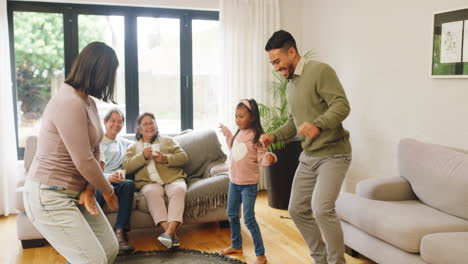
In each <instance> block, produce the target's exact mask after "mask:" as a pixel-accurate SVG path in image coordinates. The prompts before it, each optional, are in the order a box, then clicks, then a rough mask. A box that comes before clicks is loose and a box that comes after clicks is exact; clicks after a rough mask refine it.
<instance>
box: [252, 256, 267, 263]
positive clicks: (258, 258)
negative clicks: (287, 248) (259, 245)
mask: <svg viewBox="0 0 468 264" xmlns="http://www.w3.org/2000/svg"><path fill="white" fill-rule="evenodd" d="M266 263H267V259H266V257H265V255H261V256H257V260H256V261H255V264H266Z"/></svg>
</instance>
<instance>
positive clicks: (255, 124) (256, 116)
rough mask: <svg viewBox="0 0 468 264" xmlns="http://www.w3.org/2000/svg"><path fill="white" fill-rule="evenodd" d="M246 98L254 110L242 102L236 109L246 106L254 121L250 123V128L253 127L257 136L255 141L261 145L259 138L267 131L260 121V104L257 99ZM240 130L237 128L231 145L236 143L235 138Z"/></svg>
mask: <svg viewBox="0 0 468 264" xmlns="http://www.w3.org/2000/svg"><path fill="white" fill-rule="evenodd" d="M246 100H247V101H248V102H249V104H250V107H251V108H252V110H251V109H249V108H248V107H247V106H246V105H245V104H243V103H242V102H240V103H238V104H237V106H236V109H239V108H241V107H244V108H245V109H247V111H248V112H249V114H250V118H251V119H252V123H250V129H253V131H254V133H255V136H254V138H253V143H254V144H256V145H258V146H260V143H259V142H258V139H259V138H260V136H261V135H262V134H263V133H265V132H264V131H263V128H262V124H261V123H260V111H259V110H258V104H257V102H256V101H255V99H246ZM239 131H240V129H237V132H236V134H234V137H232V141H231V146H232V144H233V143H234V139H235V138H236V136H237V134H239Z"/></svg>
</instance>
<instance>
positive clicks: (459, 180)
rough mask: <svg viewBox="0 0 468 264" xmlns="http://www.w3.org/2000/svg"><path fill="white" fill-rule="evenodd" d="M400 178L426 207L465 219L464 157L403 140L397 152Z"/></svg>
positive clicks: (467, 181) (467, 159)
mask: <svg viewBox="0 0 468 264" xmlns="http://www.w3.org/2000/svg"><path fill="white" fill-rule="evenodd" d="M398 162H399V169H400V176H402V177H404V178H405V179H407V180H408V181H409V182H410V183H411V187H412V189H413V191H414V193H415V194H416V196H417V197H418V198H419V199H420V200H421V201H422V202H423V203H425V204H426V205H429V206H431V207H433V208H436V209H438V210H441V211H443V212H446V213H448V214H451V215H454V216H458V217H461V218H464V219H468V195H466V190H468V177H467V172H468V155H467V154H466V153H464V152H462V151H457V150H455V149H452V148H448V147H444V146H439V145H432V144H426V143H422V142H419V141H417V140H414V139H403V140H401V141H400V145H399V149H398Z"/></svg>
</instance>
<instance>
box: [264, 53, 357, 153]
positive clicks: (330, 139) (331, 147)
mask: <svg viewBox="0 0 468 264" xmlns="http://www.w3.org/2000/svg"><path fill="white" fill-rule="evenodd" d="M286 96H287V100H288V107H289V111H290V116H289V120H288V121H287V122H286V124H284V125H283V126H282V127H280V128H278V129H277V130H275V131H274V132H273V133H272V134H273V135H274V136H275V138H276V140H287V139H291V138H293V137H294V136H296V135H297V128H298V127H299V126H300V125H301V124H302V123H304V122H311V123H314V124H315V125H316V126H318V127H319V128H320V129H321V133H320V135H319V136H318V137H316V138H314V139H310V138H308V137H305V136H303V135H299V138H300V139H301V141H302V148H303V149H304V152H305V154H306V155H308V156H317V157H323V156H328V155H333V154H349V153H351V144H350V142H349V132H348V131H346V130H345V129H344V128H343V126H342V124H341V122H342V121H343V120H344V119H345V118H346V117H347V116H348V114H349V111H350V107H349V102H348V100H347V99H346V95H345V92H344V90H343V87H342V86H341V83H340V80H339V79H338V76H337V75H336V73H335V71H334V70H333V69H332V68H331V67H330V66H329V65H327V64H325V63H321V62H318V61H307V62H306V61H305V60H304V58H301V59H300V61H299V62H298V64H297V65H296V69H295V71H294V76H293V79H292V80H290V81H289V84H288V86H287V88H286Z"/></svg>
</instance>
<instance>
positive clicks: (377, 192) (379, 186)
mask: <svg viewBox="0 0 468 264" xmlns="http://www.w3.org/2000/svg"><path fill="white" fill-rule="evenodd" d="M356 194H357V195H358V196H360V197H364V198H367V199H371V200H380V201H405V200H417V199H418V198H417V197H416V195H415V194H414V192H413V189H412V188H411V184H410V183H409V182H408V181H407V180H405V179H404V178H402V177H386V178H372V179H367V180H363V181H361V182H359V183H358V184H357V186H356Z"/></svg>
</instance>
